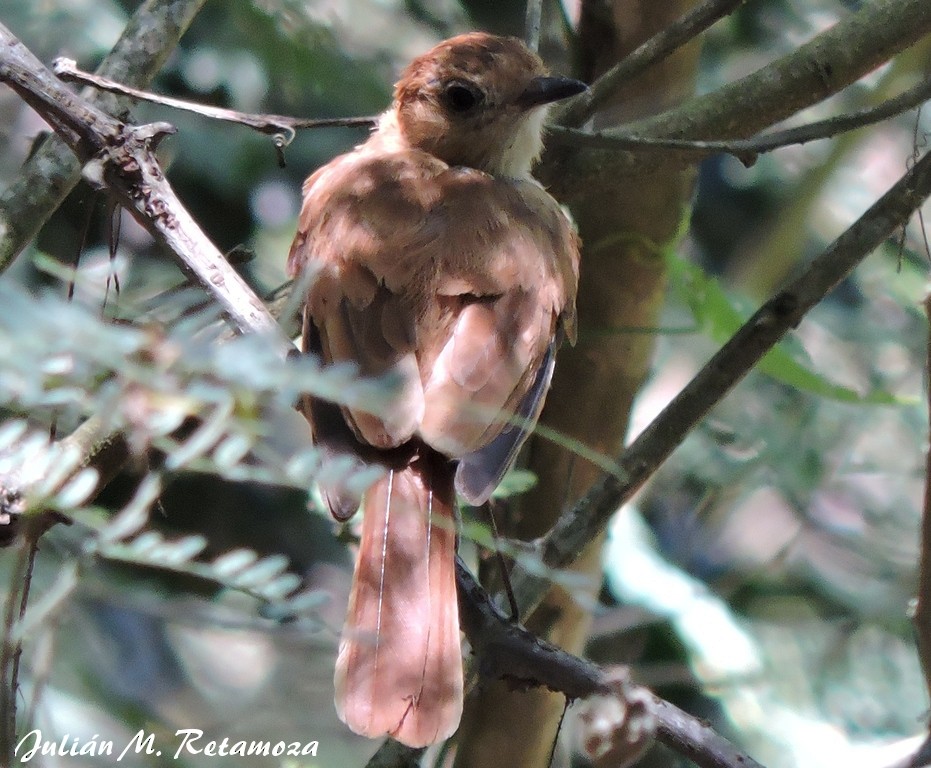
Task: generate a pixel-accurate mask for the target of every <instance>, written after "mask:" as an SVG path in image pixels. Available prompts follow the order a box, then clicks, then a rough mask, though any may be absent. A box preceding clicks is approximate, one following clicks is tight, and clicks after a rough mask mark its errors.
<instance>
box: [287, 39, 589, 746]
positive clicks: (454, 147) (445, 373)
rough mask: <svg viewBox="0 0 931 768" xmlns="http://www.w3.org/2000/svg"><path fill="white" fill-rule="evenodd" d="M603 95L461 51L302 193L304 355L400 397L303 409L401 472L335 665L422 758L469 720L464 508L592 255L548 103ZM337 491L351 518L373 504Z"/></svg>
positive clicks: (352, 690) (475, 42)
mask: <svg viewBox="0 0 931 768" xmlns="http://www.w3.org/2000/svg"><path fill="white" fill-rule="evenodd" d="M585 87H586V86H585V85H584V84H583V83H580V82H578V81H576V80H569V79H566V78H561V77H550V76H548V75H547V72H546V69H545V67H544V65H543V62H542V61H541V60H540V58H539V57H538V56H537V55H536V54H534V53H532V52H530V51H529V50H528V49H527V48H526V47H525V46H524V45H523V43H521V42H520V41H519V40H517V39H514V38H502V37H495V36H492V35H488V34H480V33H472V34H467V35H461V36H459V37H454V38H452V39H450V40H447V41H445V42H443V43H440V44H439V45H438V46H436V47H435V48H433V49H432V50H431V51H429V52H428V53H426V54H424V55H423V56H420V57H419V58H417V59H415V60H414V61H413V62H412V63H411V64H410V65H409V66H408V67H407V69H406V70H405V71H404V73H403V75H402V77H401V79H400V81H399V82H398V83H397V86H396V87H395V92H394V102H393V104H392V106H391V108H390V109H389V110H388V111H387V112H385V113H384V114H383V115H382V116H381V117H380V119H379V121H378V125H377V128H376V129H375V130H374V131H373V133H372V134H371V136H370V138H369V139H368V141H366V142H365V143H364V144H362V145H360V146H359V147H357V148H356V149H355V150H353V151H352V152H349V153H348V154H345V155H342V156H340V157H338V158H336V159H335V160H333V161H332V162H330V163H329V164H328V165H326V166H324V167H323V168H321V169H320V170H318V171H317V172H316V173H314V174H313V175H312V176H311V177H310V178H309V179H307V181H306V182H305V184H304V204H303V208H302V210H301V215H300V223H299V227H298V232H297V236H296V238H295V240H294V244H293V245H292V247H291V253H290V256H289V259H288V266H289V271H290V272H291V274H292V275H295V276H298V275H300V274H301V273H302V271H303V270H305V269H308V268H312V269H315V270H316V277H315V279H314V281H313V283H312V287H311V288H310V289H309V293H308V295H307V300H306V305H305V310H304V337H303V343H304V350H305V351H306V352H309V353H314V354H317V355H320V356H321V357H322V358H323V360H324V361H326V362H336V361H353V362H355V363H357V364H358V365H359V367H360V369H361V372H362V373H363V374H367V375H384V374H393V375H394V377H395V379H396V380H397V381H398V382H399V390H398V391H399V394H398V396H397V398H396V402H395V403H394V407H393V409H392V410H391V412H390V413H388V414H381V415H375V414H371V413H368V412H366V411H365V410H364V409H362V408H338V407H336V406H333V405H329V404H327V403H324V402H321V401H318V400H313V399H310V398H308V399H306V400H305V401H304V403H303V405H302V407H303V410H304V413H305V414H306V416H307V418H308V420H309V421H310V423H311V427H312V430H313V433H314V439H315V441H316V442H317V443H318V444H319V445H321V446H323V447H324V448H325V449H326V450H331V451H339V452H350V453H353V454H355V455H356V456H358V457H359V459H360V460H361V461H364V462H366V463H371V462H377V463H379V464H381V465H383V466H384V467H385V468H386V470H387V471H386V474H385V476H384V479H382V480H380V481H379V482H377V483H376V484H375V485H374V487H372V488H371V489H370V490H369V491H368V492H367V493H366V494H365V498H364V503H363V513H364V517H363V522H362V538H361V542H360V545H359V555H358V560H357V563H356V568H355V574H354V577H353V584H352V591H351V594H350V598H349V610H348V615H347V618H346V624H345V627H344V629H343V635H342V640H341V642H340V649H339V657H338V659H337V663H336V708H337V711H338V713H339V716H340V718H341V719H342V720H343V721H344V722H345V723H346V724H347V725H348V726H349V727H350V728H351V729H352V730H353V731H355V732H357V733H360V734H364V735H366V736H370V737H378V736H384V735H386V734H387V735H390V736H392V737H394V738H395V739H397V740H398V741H401V742H403V743H405V744H407V745H410V746H423V745H427V744H432V743H434V742H437V741H439V740H442V739H445V738H447V737H448V736H450V735H451V734H452V733H453V732H454V731H455V730H456V728H457V726H458V724H459V719H460V716H461V714H462V694H463V691H462V654H461V641H460V637H459V614H458V608H457V602H456V585H455V564H454V561H455V552H456V530H455V524H456V512H455V492H456V491H458V492H459V493H460V494H461V495H462V496H463V497H465V498H466V499H467V500H468V501H469V502H470V503H473V504H481V503H483V502H484V501H485V500H486V499H487V498H488V496H489V495H490V493H491V492H492V490H494V488H495V486H496V485H497V484H498V482H499V481H500V479H501V477H502V475H503V474H504V473H505V471H506V470H507V469H508V467H509V466H510V465H511V463H512V462H513V460H514V457H515V455H516V453H517V451H518V449H519V448H520V446H521V444H522V443H523V441H524V439H525V437H526V435H527V432H528V430H529V429H531V428H532V426H533V424H534V422H535V421H536V419H537V416H538V415H539V412H540V409H541V407H542V404H543V398H544V396H545V394H546V391H547V389H548V387H549V382H550V378H551V375H552V369H553V356H554V353H555V349H556V347H557V346H558V344H559V343H560V341H561V340H562V339H563V338H564V337H566V338H568V339H570V340H573V339H574V325H575V294H576V283H577V279H578V260H579V251H578V242H577V239H576V236H575V234H574V231H573V229H572V227H571V225H570V222H569V221H568V219H567V217H566V216H565V214H564V213H563V212H562V210H561V209H560V207H559V205H558V204H557V203H556V201H555V200H554V199H553V198H552V197H550V195H549V194H547V192H546V191H545V190H544V189H543V188H542V187H541V186H540V184H539V183H537V182H536V181H535V180H534V179H533V178H532V177H531V175H530V169H531V165H532V164H533V162H534V161H535V160H536V159H537V157H538V156H539V154H540V151H541V148H542V139H541V134H542V127H543V119H544V114H545V109H544V108H543V107H544V105H546V104H548V103H550V102H553V101H557V100H559V99H562V98H565V97H567V96H571V95H573V94H576V93H579V92H581V91H582V90H584V89H585ZM324 493H325V496H326V499H327V503H328V505H329V507H330V510H331V512H332V513H333V515H334V516H335V517H336V518H337V519H340V520H345V519H348V518H349V517H350V516H351V515H352V514H353V513H354V512H355V510H356V508H357V506H358V504H359V500H358V499H357V498H355V497H353V496H352V495H351V494H348V493H347V492H346V491H345V490H342V489H339V488H327V489H325V491H324Z"/></svg>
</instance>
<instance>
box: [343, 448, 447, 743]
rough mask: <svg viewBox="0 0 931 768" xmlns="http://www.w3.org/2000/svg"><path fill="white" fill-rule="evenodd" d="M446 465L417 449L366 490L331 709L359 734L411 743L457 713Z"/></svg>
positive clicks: (429, 737) (439, 732) (441, 733)
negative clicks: (412, 456) (420, 454)
mask: <svg viewBox="0 0 931 768" xmlns="http://www.w3.org/2000/svg"><path fill="white" fill-rule="evenodd" d="M454 504H455V491H454V489H453V475H452V471H451V467H450V466H449V465H448V463H446V462H441V461H439V460H435V457H430V456H427V457H421V458H417V459H415V460H414V461H413V462H412V463H410V464H409V465H407V466H405V467H403V468H401V469H395V470H391V471H390V472H389V473H388V475H387V476H386V477H385V478H383V479H382V480H380V481H378V483H376V484H375V485H374V486H373V487H372V488H371V489H370V490H369V491H368V493H367V494H366V498H365V502H364V505H363V514H364V517H363V520H362V540H361V543H360V545H359V558H358V560H357V561H356V569H355V574H354V575H353V582H352V591H351V593H350V596H349V609H348V613H347V616H346V624H345V626H344V627H343V636H342V639H341V641H340V646H339V657H338V659H337V661H336V676H335V683H336V710H337V712H338V713H339V716H340V719H341V720H342V721H343V722H345V723H346V724H347V725H348V726H349V727H350V728H351V729H352V730H353V731H355V732H356V733H359V734H362V735H364V736H368V737H371V738H376V737H382V736H385V735H389V736H391V737H392V738H394V739H396V740H398V741H400V742H402V743H404V744H407V745H408V746H411V747H421V746H426V745H428V744H433V743H435V742H438V741H441V740H443V739H445V738H447V737H449V736H451V735H452V734H453V732H455V730H456V728H457V727H458V725H459V719H460V717H461V715H462V651H461V641H460V638H459V610H458V606H457V602H456V581H455V555H456V531H455V513H454Z"/></svg>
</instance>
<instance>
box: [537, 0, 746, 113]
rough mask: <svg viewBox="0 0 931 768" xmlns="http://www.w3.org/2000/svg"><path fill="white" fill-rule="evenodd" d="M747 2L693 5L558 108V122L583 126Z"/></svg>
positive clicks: (726, 0)
mask: <svg viewBox="0 0 931 768" xmlns="http://www.w3.org/2000/svg"><path fill="white" fill-rule="evenodd" d="M744 2H746V0H705V2H704V3H702V4H701V5H698V6H696V7H695V8H692V9H691V10H689V12H688V13H686V14H685V15H683V16H682V18H680V19H679V20H677V21H675V22H673V23H672V24H670V25H669V26H667V27H665V28H664V29H663V30H662V31H660V32H658V33H657V34H655V35H654V36H653V37H651V38H650V39H649V40H647V41H646V42H645V43H643V45H641V46H639V47H638V48H637V49H636V50H634V51H633V52H631V53H630V54H629V55H628V56H625V57H624V58H623V59H621V61H619V62H618V63H617V64H615V65H614V66H613V67H611V69H609V70H608V71H607V72H605V73H604V74H603V75H601V76H600V77H599V78H598V79H597V80H596V81H595V82H594V83H592V86H591V88H590V89H589V90H588V91H586V92H585V93H581V94H579V95H578V96H576V97H575V98H573V99H571V100H569V101H568V102H567V103H566V104H565V106H563V107H561V108H560V107H557V108H555V110H554V111H555V120H554V122H555V123H557V124H558V125H561V126H566V127H574V126H579V125H581V124H582V123H584V122H585V121H586V120H587V119H588V118H590V117H591V116H592V115H593V114H594V113H595V112H596V111H597V109H598V108H599V107H600V106H602V105H603V104H604V103H605V102H606V101H607V100H608V99H609V98H610V97H611V95H612V94H613V93H614V92H615V91H616V90H617V88H618V86H619V85H621V84H622V83H624V82H626V81H628V80H630V79H632V78H634V77H636V76H637V75H639V74H640V73H641V72H643V71H644V70H646V69H648V68H649V67H651V66H653V65H654V64H656V63H657V62H658V61H661V60H662V59H664V58H666V57H667V56H668V55H669V54H670V53H672V52H673V51H675V50H676V49H677V48H680V47H681V46H683V45H685V43H687V42H688V41H689V40H692V39H693V38H695V37H697V36H698V35H699V34H701V33H702V32H704V31H705V30H706V29H708V27H710V26H711V25H712V24H714V23H715V22H716V21H718V20H719V19H721V18H723V17H724V16H727V15H728V14H730V13H733V12H734V11H735V10H736V9H737V8H738V7H739V6H741V5H743V3H744Z"/></svg>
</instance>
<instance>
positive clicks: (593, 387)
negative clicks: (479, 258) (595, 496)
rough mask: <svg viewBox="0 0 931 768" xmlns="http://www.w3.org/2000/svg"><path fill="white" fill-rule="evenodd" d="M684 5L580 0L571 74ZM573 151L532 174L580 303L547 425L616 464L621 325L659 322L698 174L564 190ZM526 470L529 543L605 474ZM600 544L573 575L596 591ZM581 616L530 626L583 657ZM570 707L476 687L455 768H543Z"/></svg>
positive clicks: (625, 414) (559, 613) (645, 358)
mask: <svg viewBox="0 0 931 768" xmlns="http://www.w3.org/2000/svg"><path fill="white" fill-rule="evenodd" d="M690 5H691V3H690V2H689V1H688V0H682V1H681V2H677V3H663V4H656V5H655V6H649V7H648V6H645V5H644V6H641V5H639V4H634V3H630V2H623V1H622V0H618V1H617V2H615V3H614V4H613V6H612V7H611V8H610V9H609V13H608V15H606V16H604V17H599V16H598V11H600V10H602V9H603V8H604V6H600V5H598V4H595V3H588V4H586V5H585V6H584V8H583V16H582V21H581V24H580V30H579V50H580V52H581V53H580V56H579V59H580V61H579V68H580V72H579V74H580V75H581V76H582V77H583V78H584V79H587V80H592V79H594V78H595V77H597V76H598V75H599V74H601V73H602V72H604V71H605V70H606V69H608V68H609V67H610V66H611V65H613V64H614V63H615V62H617V61H618V60H619V59H620V58H622V57H623V56H624V55H625V54H627V53H629V52H630V51H631V50H633V49H634V48H636V47H637V46H638V45H639V44H640V43H642V42H643V41H644V40H646V39H647V38H649V37H650V36H651V35H653V34H655V33H656V32H657V31H659V30H660V29H663V28H664V27H665V26H666V25H668V24H669V23H670V22H671V21H672V20H674V19H675V18H677V17H678V16H680V15H681V14H682V13H683V12H684V11H686V10H687V9H688V7H689V6H690ZM697 59H698V45H697V44H695V43H693V44H690V45H688V46H686V47H685V48H682V49H680V51H678V52H677V53H676V54H674V55H673V56H671V57H669V58H668V59H666V60H665V61H663V62H661V63H659V64H657V65H655V66H653V67H652V68H650V69H649V70H647V71H646V72H644V73H643V74H642V75H641V76H640V77H638V78H636V79H635V80H632V81H631V82H629V83H628V84H626V85H625V86H624V87H623V88H621V89H619V90H618V91H617V93H616V94H615V95H614V97H613V98H612V99H610V100H609V101H608V103H607V104H606V105H605V106H604V107H603V108H602V110H601V111H600V112H599V113H598V115H597V116H596V126H597V127H599V128H604V127H609V126H613V125H617V124H619V123H621V122H622V121H625V120H631V119H634V118H636V117H641V116H644V115H649V114H653V113H655V112H657V111H661V110H663V109H666V108H668V107H670V106H672V105H674V104H676V103H678V102H679V101H681V100H682V99H683V98H685V97H686V96H688V95H689V94H690V93H691V92H692V89H693V84H694V75H695V71H696V66H697ZM577 158H578V154H577V152H576V151H574V150H572V149H561V150H559V151H554V152H550V153H549V154H548V156H547V158H546V163H545V165H544V167H543V168H541V170H540V176H541V178H542V180H543V181H544V183H545V184H546V185H547V186H548V187H549V188H550V189H551V190H552V191H553V193H554V194H555V196H556V197H557V198H558V199H560V201H561V202H563V203H565V204H567V205H569V207H570V208H571V210H572V213H573V215H574V216H575V218H576V221H577V223H578V225H579V230H580V233H581V236H582V241H583V256H582V269H581V283H580V291H579V299H578V309H579V321H580V334H579V341H578V343H577V344H576V346H575V347H574V348H564V349H563V350H562V351H561V352H560V354H559V358H558V362H557V366H556V375H555V378H554V382H553V388H552V390H551V392H550V395H549V398H548V401H547V405H546V409H545V411H544V414H543V421H544V422H545V423H546V424H547V426H549V427H551V428H553V429H556V430H558V431H559V432H561V433H564V434H567V435H570V436H571V437H574V438H577V439H578V440H581V441H582V442H583V443H585V444H586V445H588V446H589V447H591V448H593V449H594V450H596V451H599V452H600V453H602V454H606V455H615V454H617V453H618V451H619V449H620V446H621V445H622V442H623V439H624V434H625V432H626V430H627V423H628V418H629V415H630V408H631V404H632V402H633V398H634V396H635V395H636V393H637V391H638V389H639V388H640V385H641V383H642V382H643V379H644V378H645V376H646V374H647V372H648V369H649V365H650V360H651V357H652V352H653V337H652V336H651V335H649V334H644V333H638V332H634V333H630V332H625V329H629V328H635V329H640V328H643V327H649V326H655V325H656V324H657V318H658V314H659V311H660V308H661V306H662V301H663V296H664V288H665V265H664V262H663V259H662V257H661V255H660V252H661V250H662V249H663V248H664V247H666V246H667V245H668V244H669V243H671V242H672V241H673V239H674V238H675V236H676V233H677V231H678V229H679V223H680V221H681V218H682V215H683V209H684V206H685V205H686V204H687V201H688V199H689V197H690V195H691V190H692V185H693V180H694V169H693V168H692V167H690V166H685V165H681V164H673V163H670V164H667V166H666V167H665V168H664V169H663V171H662V172H659V173H657V172H656V169H655V168H654V169H653V171H652V172H650V173H649V174H646V173H644V172H643V171H642V170H638V171H632V172H631V173H630V175H629V177H628V178H627V179H626V180H625V183H623V184H621V185H617V184H616V179H615V180H614V182H615V184H613V185H612V187H614V188H613V189H612V191H611V193H610V195H608V194H606V193H605V190H604V188H599V186H598V184H597V183H596V184H593V185H591V186H587V187H586V186H584V185H583V186H575V187H574V188H573V189H567V188H564V187H563V185H562V184H561V179H564V178H570V177H571V176H572V175H573V172H572V166H573V164H574V163H575V162H576V160H577ZM529 467H530V469H532V470H533V472H534V473H535V474H536V475H537V477H538V478H539V483H538V485H537V487H536V488H535V489H534V490H533V491H532V492H531V493H530V494H528V495H527V497H526V498H524V499H522V501H521V503H520V505H519V508H518V509H517V510H516V515H515V519H514V520H513V521H512V527H511V528H510V529H509V531H508V533H509V535H516V536H518V537H520V538H527V539H529V538H534V537H536V536H539V535H541V534H542V533H544V532H545V531H546V530H547V529H548V528H549V527H550V526H551V525H552V524H553V522H554V520H555V519H556V517H557V516H558V514H559V512H560V510H561V509H562V507H563V505H564V504H565V503H566V502H570V501H573V500H575V499H577V498H578V497H579V496H580V495H581V494H582V493H584V492H585V491H586V490H587V489H588V487H589V486H590V485H591V484H592V483H593V482H594V481H595V479H596V478H598V477H599V475H600V474H601V470H600V469H599V468H597V467H595V466H594V465H592V464H591V463H589V462H587V461H585V460H583V459H580V458H578V457H576V456H575V455H574V454H572V453H571V452H570V451H568V450H566V449H564V448H562V447H560V446H557V445H555V444H554V443H552V442H547V441H545V440H543V439H540V438H536V439H535V440H534V442H533V443H532V445H531V447H530V452H529ZM600 545H601V541H600V539H599V540H597V541H594V542H592V544H591V545H590V546H589V547H588V549H587V551H586V553H585V555H584V556H583V557H582V558H580V560H579V561H577V563H576V565H575V568H576V569H577V570H579V571H581V572H583V573H585V574H587V575H590V576H591V577H592V583H593V586H596V585H597V583H598V581H599V578H600V576H599V571H600V568H599V566H600V557H599V554H600ZM589 618H590V617H589V615H588V612H587V611H586V610H585V609H583V608H581V607H580V606H579V605H577V604H576V603H575V601H574V600H573V599H572V598H571V596H570V595H569V594H568V593H566V592H565V591H563V590H561V589H556V590H553V591H552V592H551V594H550V596H549V598H548V599H547V600H546V601H545V602H544V603H543V605H542V606H541V607H540V609H538V610H537V611H536V613H535V614H534V615H533V617H532V618H531V620H530V621H529V622H528V628H529V629H530V630H531V631H533V632H535V633H539V634H541V635H542V636H545V637H546V638H547V639H549V640H550V641H551V642H553V643H555V644H556V645H559V646H560V647H562V648H564V649H566V650H568V651H570V652H573V653H578V652H579V651H581V649H582V647H583V645H584V642H585V638H586V636H587V634H588V630H589ZM564 703H565V700H564V698H563V696H562V695H560V694H554V693H551V692H548V691H541V690H533V691H510V690H508V686H507V684H506V683H500V682H499V683H496V684H493V685H489V686H486V687H483V689H482V690H480V691H478V692H477V693H476V694H475V695H473V696H472V697H471V698H470V699H469V701H468V702H467V703H466V713H465V717H464V719H463V725H462V728H461V730H460V738H459V752H458V754H457V758H456V765H457V766H458V767H460V768H465V767H467V768H477V767H479V766H500V765H508V766H514V767H515V768H516V767H517V766H545V765H546V764H547V761H548V759H549V754H550V750H551V747H552V741H553V738H554V736H555V733H556V726H557V724H558V722H559V718H560V716H561V713H562V710H563V705H564Z"/></svg>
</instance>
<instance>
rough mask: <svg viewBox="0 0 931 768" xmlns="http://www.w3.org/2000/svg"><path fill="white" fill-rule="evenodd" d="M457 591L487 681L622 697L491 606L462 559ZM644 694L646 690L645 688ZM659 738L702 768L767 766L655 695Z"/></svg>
mask: <svg viewBox="0 0 931 768" xmlns="http://www.w3.org/2000/svg"><path fill="white" fill-rule="evenodd" d="M456 588H457V590H458V593H459V614H460V617H461V620H462V631H463V632H465V635H466V637H467V638H468V639H469V642H470V644H471V645H472V652H473V654H474V655H475V656H476V657H477V658H478V671H479V674H480V675H481V676H482V677H485V678H487V679H495V680H507V681H509V682H511V683H512V684H514V685H515V686H518V687H521V686H540V685H543V686H546V687H547V688H549V689H550V690H553V691H559V692H560V693H563V694H565V696H566V697H567V698H568V699H570V700H571V699H583V698H586V697H588V696H592V695H598V694H601V695H612V694H615V695H616V689H614V688H612V687H611V686H610V685H609V681H608V678H607V676H606V675H605V673H604V671H603V670H602V669H601V668H600V667H598V666H597V665H596V664H593V663H592V662H590V661H588V660H586V659H581V658H579V657H577V656H573V655H572V654H570V653H566V652H565V651H563V650H562V649H560V648H557V647H555V646H554V645H551V644H550V643H547V642H546V641H544V640H541V639H540V638H538V637H536V636H535V635H533V634H532V633H531V632H528V631H527V630H526V629H524V628H523V627H522V626H520V625H518V624H514V623H513V622H511V621H510V620H509V619H508V618H507V617H506V616H505V615H504V614H503V613H502V612H501V611H499V610H498V609H497V608H496V607H495V605H494V604H493V603H492V602H491V599H490V598H489V597H488V594H487V593H486V592H485V590H484V589H483V588H482V586H481V585H480V584H479V583H478V582H477V581H476V580H475V577H474V576H473V575H472V574H471V572H470V571H469V569H468V568H466V566H465V565H464V564H463V562H462V561H461V560H460V559H459V558H456ZM639 690H640V691H642V690H643V689H639ZM651 699H652V702H653V706H654V708H655V714H656V718H657V726H658V727H657V731H656V736H657V739H658V740H659V741H661V742H663V743H664V744H666V745H667V746H668V747H670V748H671V749H673V750H674V751H676V752H678V753H679V754H681V755H684V756H685V757H688V758H689V759H690V760H693V761H694V762H695V763H697V764H698V765H699V766H702V768H762V766H760V764H759V763H757V762H756V761H755V760H753V759H752V758H751V757H749V756H748V755H746V754H744V753H742V752H740V750H738V749H737V748H736V747H735V746H734V745H733V744H731V743H730V742H729V741H728V740H727V739H725V738H724V737H723V736H720V735H719V734H718V733H716V732H715V731H714V729H713V728H711V727H710V726H709V725H708V724H707V723H703V722H702V721H700V720H699V719H698V718H695V717H693V716H692V715H689V714H687V713H686V712H683V711H682V710H681V709H679V708H678V707H676V706H675V705H673V704H670V703H669V702H668V701H665V700H663V699H661V698H659V697H658V696H651Z"/></svg>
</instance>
